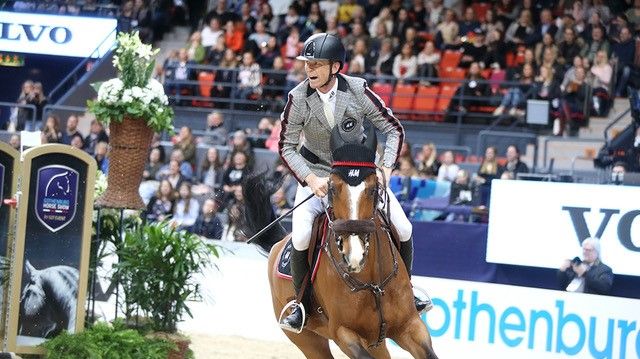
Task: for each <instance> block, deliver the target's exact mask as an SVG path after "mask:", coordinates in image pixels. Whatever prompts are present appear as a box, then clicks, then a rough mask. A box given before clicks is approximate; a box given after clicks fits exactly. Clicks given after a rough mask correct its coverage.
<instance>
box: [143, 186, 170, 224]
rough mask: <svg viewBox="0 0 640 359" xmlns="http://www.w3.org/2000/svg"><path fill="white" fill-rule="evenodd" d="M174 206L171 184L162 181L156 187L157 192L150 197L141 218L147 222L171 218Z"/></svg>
mask: <svg viewBox="0 0 640 359" xmlns="http://www.w3.org/2000/svg"><path fill="white" fill-rule="evenodd" d="M174 204H175V191H174V190H173V186H172V185H171V182H169V181H168V180H166V179H165V180H162V181H161V182H160V186H159V187H158V192H157V193H156V194H155V195H154V196H153V197H151V199H150V200H149V204H147V209H146V210H145V212H144V213H143V218H145V219H146V220H147V222H161V221H164V220H167V219H169V218H171V216H172V215H173V207H174Z"/></svg>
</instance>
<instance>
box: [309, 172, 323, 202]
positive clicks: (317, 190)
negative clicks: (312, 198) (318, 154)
mask: <svg viewBox="0 0 640 359" xmlns="http://www.w3.org/2000/svg"><path fill="white" fill-rule="evenodd" d="M304 180H305V182H307V185H308V186H309V188H311V191H312V192H313V194H315V195H316V196H317V197H319V198H322V197H324V196H326V195H327V192H328V191H329V177H318V176H316V175H315V174H313V173H312V174H310V175H308V176H307V178H305V179H304Z"/></svg>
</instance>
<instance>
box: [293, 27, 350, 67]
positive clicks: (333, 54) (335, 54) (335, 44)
mask: <svg viewBox="0 0 640 359" xmlns="http://www.w3.org/2000/svg"><path fill="white" fill-rule="evenodd" d="M346 53H347V52H346V51H345V49H344V46H343V45H342V41H340V39H339V38H338V37H336V36H335V35H331V34H327V33H326V32H323V33H320V34H315V35H313V36H311V37H309V38H308V39H307V41H305V42H304V47H303V48H302V54H301V55H300V56H298V57H297V59H298V60H302V61H313V60H329V61H331V62H339V63H340V70H342V66H344V62H345V58H346ZM340 70H338V71H340Z"/></svg>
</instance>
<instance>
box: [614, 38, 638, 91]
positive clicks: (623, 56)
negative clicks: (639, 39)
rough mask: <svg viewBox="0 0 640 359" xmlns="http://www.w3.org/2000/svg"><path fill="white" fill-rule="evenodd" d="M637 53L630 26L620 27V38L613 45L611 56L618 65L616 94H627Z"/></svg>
mask: <svg viewBox="0 0 640 359" xmlns="http://www.w3.org/2000/svg"><path fill="white" fill-rule="evenodd" d="M635 54H636V44H635V40H634V39H633V38H632V36H631V32H630V30H629V28H628V27H626V26H624V27H622V28H621V29H620V39H619V41H618V42H615V43H613V45H611V58H612V60H613V61H614V62H615V63H616V64H617V65H616V69H617V70H616V74H615V75H616V89H615V96H616V97H620V96H623V95H626V94H627V83H628V82H629V78H630V77H631V70H632V68H633V60H634V58H635Z"/></svg>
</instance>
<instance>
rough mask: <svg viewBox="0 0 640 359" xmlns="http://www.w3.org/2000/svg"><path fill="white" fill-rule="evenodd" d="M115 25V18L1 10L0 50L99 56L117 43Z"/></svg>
mask: <svg viewBox="0 0 640 359" xmlns="http://www.w3.org/2000/svg"><path fill="white" fill-rule="evenodd" d="M116 26H117V21H116V19H107V18H93V17H81V16H58V15H42V14H27V13H13V12H4V11H0V51H11V52H20V53H31V54H45V55H60V56H72V57H89V56H92V57H99V56H102V55H104V54H105V53H106V52H107V51H108V50H109V49H110V48H111V47H112V46H113V44H114V43H115V39H116V31H115V29H116ZM89 29H90V30H89ZM98 47H100V48H99V49H98V51H97V52H95V53H94V51H95V50H96V49H97V48H98Z"/></svg>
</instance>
